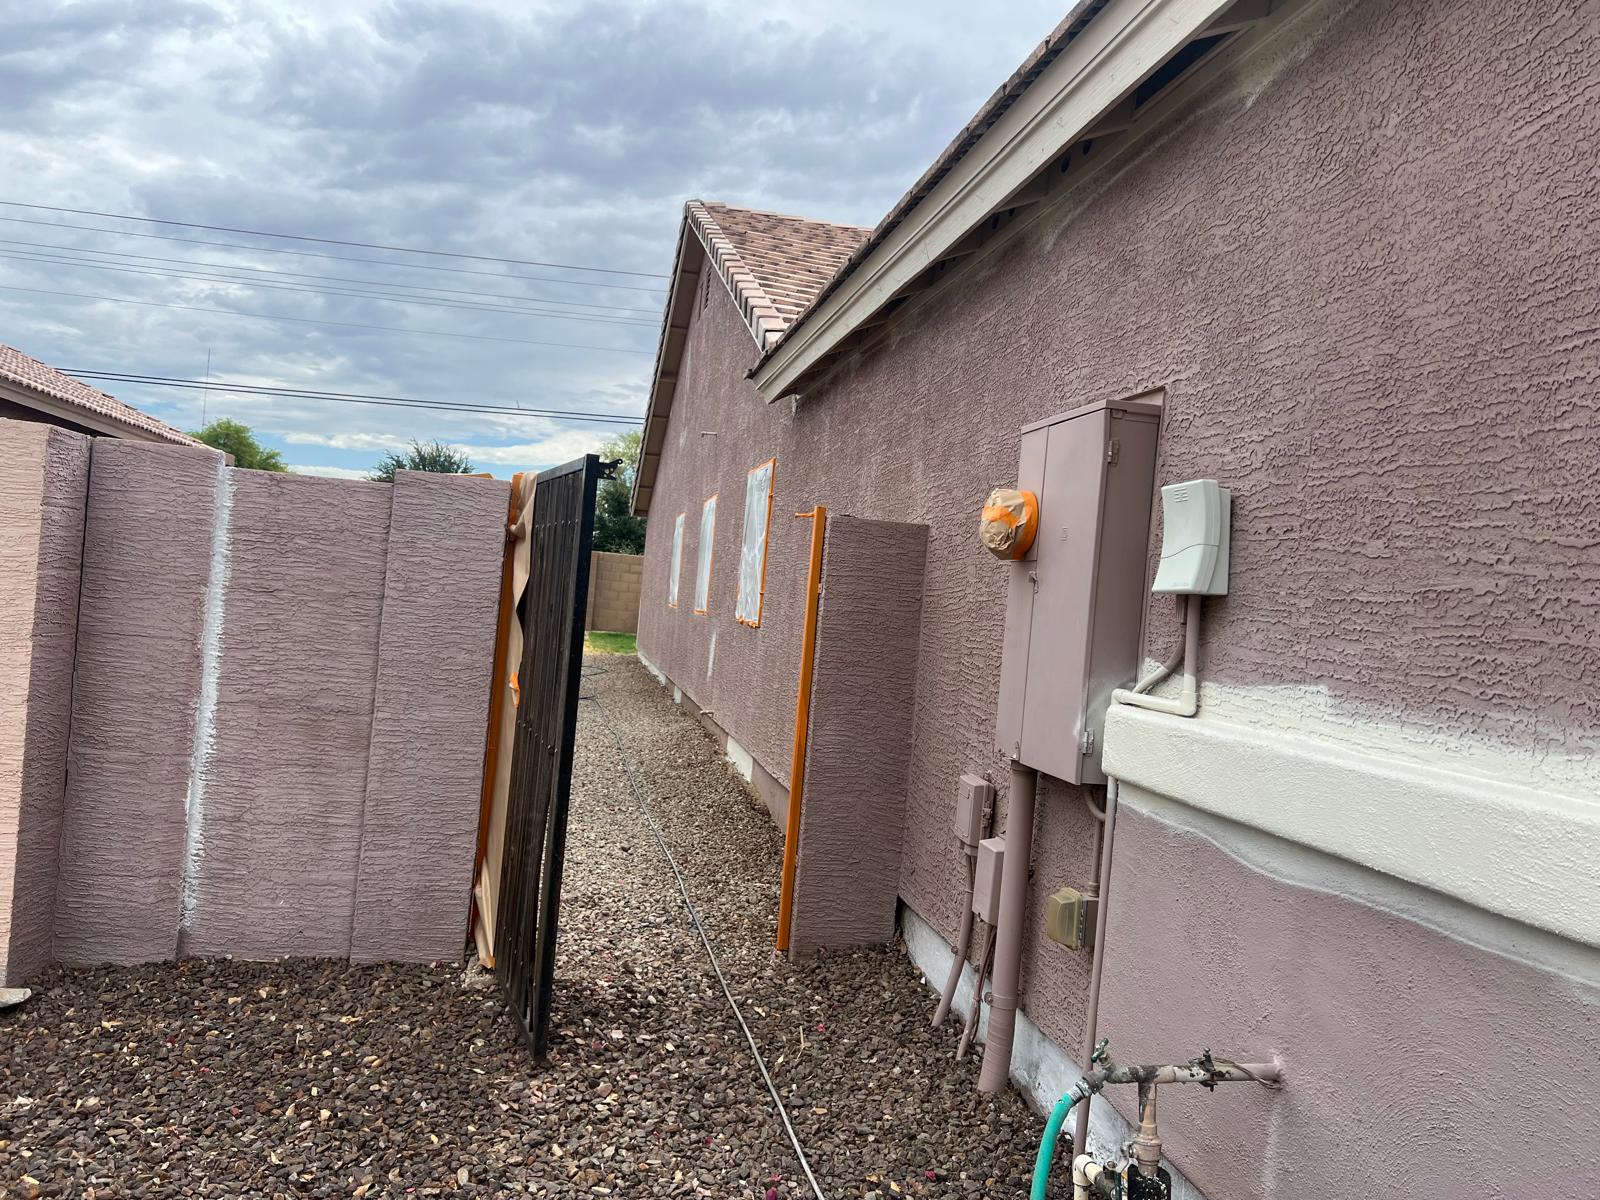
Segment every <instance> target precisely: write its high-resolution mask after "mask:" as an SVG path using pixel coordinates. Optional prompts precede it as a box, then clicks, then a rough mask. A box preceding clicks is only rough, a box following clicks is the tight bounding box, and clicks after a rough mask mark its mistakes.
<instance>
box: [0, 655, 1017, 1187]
mask: <svg viewBox="0 0 1600 1200" xmlns="http://www.w3.org/2000/svg"><path fill="white" fill-rule="evenodd" d="M584 691H585V694H586V695H591V696H593V697H594V699H593V700H586V701H585V702H584V704H583V705H582V710H583V711H582V719H581V721H580V726H579V734H578V754H577V762H576V766H575V772H574V780H573V808H572V822H571V829H570V837H569V842H568V853H567V868H566V883H565V887H564V890H563V901H562V925H561V941H560V954H559V956H558V964H557V979H556V1000H555V1010H554V1022H553V1035H552V1039H551V1045H552V1050H551V1058H550V1062H549V1063H548V1064H547V1065H546V1066H545V1067H543V1068H540V1069H534V1068H533V1067H532V1066H531V1064H530V1063H529V1062H528V1060H527V1057H526V1054H525V1052H524V1050H523V1048H522V1045H521V1043H520V1041H519V1040H518V1038H517V1036H516V1034H515V1032H514V1030H513V1028H512V1024H511V1021H510V1019H509V1018H508V1017H507V1016H505V1015H504V1013H503V1011H502V1010H501V1008H500V1005H499V1002H498V1000H497V998H496V994H495V992H494V991H493V989H492V986H486V981H485V980H484V979H483V978H482V977H481V976H479V977H474V975H473V973H471V972H469V973H468V974H467V975H466V976H465V977H463V973H462V971H461V969H460V968H459V967H449V966H440V967H433V968H427V967H387V968H386V967H354V966H350V965H349V964H345V963H337V962H324V961H310V960H298V961H287V962H277V963H237V962H199V961H189V962H183V963H179V964H176V965H171V964H167V965H160V966H152V967H139V968H118V969H111V968H103V969H95V970H73V971H57V972H54V973H52V974H50V975H48V976H46V977H45V978H44V979H43V980H41V981H40V983H41V994H40V995H37V996H35V997H34V999H33V1000H32V1001H30V1002H29V1003H28V1004H27V1005H26V1006H25V1007H24V1008H23V1009H21V1010H16V1011H13V1012H10V1013H6V1014H0V1196H6V1197H9V1196H19V1197H27V1196H35V1195H43V1196H83V1197H111V1196H118V1197H121V1196H162V1197H165V1196H215V1197H233V1196H274V1197H276V1196H284V1197H289V1196H356V1197H359V1196H372V1197H377V1196H388V1195H397V1196H398V1195H440V1194H444V1193H458V1194H462V1195H479V1196H493V1195H508V1194H510V1195H519V1194H522V1195H537V1196H552V1197H554V1196H562V1197H565V1196H605V1195H618V1196H714V1197H755V1198H758V1200H782V1198H788V1197H800V1196H805V1195H808V1194H809V1189H808V1188H807V1187H806V1184H805V1181H804V1179H803V1177H802V1176H801V1173H800V1170H799V1165H798V1162H797V1161H796V1159H795V1157H794V1152H793V1150H792V1148H791V1147H790V1145H789V1143H788V1140H787V1138H786V1137H785V1135H784V1132H783V1129H782V1126H781V1124H780V1123H779V1120H778V1118H777V1115H776V1113H775V1111H774V1107H773V1104H772V1099H771V1096H770V1095H769V1094H768V1093H767V1091H766V1088H765V1086H764V1085H763V1084H762V1082H761V1080H760V1077H759V1075H758V1074H757V1072H756V1068H755V1063H754V1060H753V1058H752V1057H751V1055H750V1052H749V1048H748V1046H747V1045H746V1043H745V1040H744V1036H743V1034H742V1033H741V1032H740V1031H739V1028H738V1025H737V1024H736V1022H735V1021H734V1019H733V1016H732V1014H731V1013H730V1012H729V1010H728V1006H727V1001H726V1000H725V998H724V997H723V994H722V991H721V988H720V987H719V985H718V983H717V981H716V977H715V975H714V974H713V973H712V971H711V969H710V966H709V964H708V963H707V961H706V958H705V952H704V950H703V948H702V947H701V945H700V941H699V939H698V937H697V936H696V935H695V933H694V930H693V927H692V926H691V924H690V923H689V920H688V918H687V915H686V914H685V912H684V908H683V903H682V900H681V898H680V896H679V894H678V891H677V886H676V883H675V882H674V879H673V876H672V873H671V870H670V868H669V867H668V866H667V863H666V860H665V858H664V857H663V855H662V853H661V851H660V848H659V846H658V845H657V843H656V841H655V838H654V836H653V834H652V833H651V831H650V828H649V826H648V824H647V823H646V821H645V820H644V818H643V816H642V814H641V812H640V810H639V807H638V805H637V802H636V800H635V798H634V795H633V792H632V790H631V789H630V788H629V786H628V783H627V777H626V776H625V774H624V773H623V770H622V766H621V759H620V757H619V753H618V750H617V745H616V742H615V741H614V740H613V738H612V733H611V729H610V727H608V725H607V723H606V721H605V718H604V714H609V716H610V719H611V722H612V723H613V724H614V726H615V728H616V730H617V732H618V733H619V734H620V735H621V737H622V739H623V741H624V743H625V744H626V746H627V747H628V752H629V754H630V756H631V757H632V759H633V761H634V762H635V763H636V764H637V766H638V769H639V773H640V776H641V779H642V780H643V782H644V785H645V787H646V789H647V792H648V795H649V800H650V804H651V808H652V811H653V812H654V813H655V815H656V817H657V819H658V821H659V822H660V824H661V825H662V827H663V829H664V831H665V834H666V838H667V841H668V844H669V845H670V846H671V848H672V851H673V854H674V855H675V856H676V857H677V859H678V862H679V865H680V867H681V868H682V870H683V872H684V874H685V876H686V878H687V880H688V886H689V890H690V892H691V894H692V896H693V897H694V901H695V905H696V907H697V908H698V910H699V911H700V914H701V919H702V921H703V922H704V924H705V927H706V929H707V932H708V933H709V935H710V937H711V939H712V942H713V944H714V945H715V947H716V949H717V954H718V957H719V958H720V959H721V961H722V965H723V969H724V972H725V974H726V975H727V977H728V980H729V984H730V986H731V987H732V989H733V991H734V994H735V995H736V996H737V997H738V999H739V1003H740V1006H741V1008H742V1009H743V1011H744V1013H745V1017H746V1020H747V1021H748V1022H749V1023H750V1026H751V1029H752V1031H753V1033H754V1034H755V1037H756V1039H757V1041H758V1043H759V1044H760V1045H761V1047H762V1052H763V1054H764V1055H765V1057H766V1059H767V1062H768V1064H769V1066H770V1067H771V1068H772V1070H773V1076H774V1079H775V1081H776V1083H777V1085H778V1087H779V1089H780V1091H781V1093H782V1095H783V1097H784V1103H785V1105H786V1106H787V1108H788V1109H789V1112H790V1115H791V1118H792V1120H793V1122H794V1124H795V1127H796V1129H797V1131H798V1133H799V1136H800V1140H801V1143H802V1145H803V1146H804V1147H805V1148H806V1153H807V1155H808V1157H809V1159H810V1161H811V1165H812V1169H813V1170H814V1171H815V1173H816V1175H817V1177H818V1179H819V1180H820V1182H821V1183H822V1186H823V1189H824V1191H825V1192H826V1194H827V1195H828V1196H829V1197H835V1196H837V1197H846V1196H851V1197H862V1198H867V1200H894V1197H897V1196H927V1197H946V1196H950V1197H987V1196H995V1197H1008V1198H1009V1197H1016V1196H1021V1195H1025V1194H1026V1192H1027V1181H1028V1175H1029V1172H1030V1171H1031V1168H1032V1154H1033V1149H1034V1147H1035V1145H1036V1144H1037V1139H1038V1135H1039V1132H1040V1130H1041V1128H1042V1121H1041V1120H1040V1119H1039V1118H1038V1117H1037V1116H1035V1115H1034V1114H1032V1113H1030V1112H1029V1111H1028V1109H1027V1108H1026V1106H1025V1105H1024V1104H1023V1102H1022V1100H1021V1099H1020V1097H1018V1096H1017V1095H1015V1094H1008V1095H1006V1096H1004V1097H1001V1098H999V1099H985V1098H980V1097H979V1096H978V1094H977V1091H976V1083H977V1068H976V1063H975V1061H971V1062H968V1063H964V1064H958V1063H956V1062H954V1061H953V1055H954V1049H955V1043H956V1040H957V1037H958V1031H957V1029H956V1028H954V1027H947V1028H945V1029H941V1030H937V1031H935V1030H930V1029H929V1028H928V1024H927V1020H928V1015H929V1013H930V1012H931V1010H932V1007H933V998H932V997H931V995H930V993H929V991H928V989H927V987H926V986H925V985H924V983H923V982H922V980H921V977H920V975H919V973H918V972H917V970H916V968H915V967H914V966H912V965H911V963H910V962H909V960H908V959H907V958H906V957H905V954H904V952H903V950H901V949H899V948H889V949H885V950H882V951H868V952H857V953H847V954H837V955H825V956H822V957H821V958H819V959H818V960H816V961H814V962H812V963H809V964H807V965H805V966H803V967H798V968H796V967H792V966H791V965H790V964H788V963H787V962H786V961H785V960H783V959H781V958H779V957H777V956H776V955H774V954H773V952H772V950H771V946H772V943H773V934H774V921H775V914H776V911H777V881H778V868H779V861H780V858H781V853H782V837H781V834H780V833H779V831H778V830H777V829H775V828H774V826H773V824H772V821H771V819H770V818H769V817H768V815H767V812H766V809H765V808H764V807H762V806H761V805H760V803H759V802H758V801H756V800H755V799H753V798H752V797H751V796H750V795H749V794H748V793H747V792H746V791H745V790H744V787H743V785H742V784H740V783H739V782H738V781H737V780H736V779H735V778H734V777H733V776H732V775H731V774H730V773H729V771H728V769H727V767H726V765H725V764H724V763H723V762H722V760H721V758H720V757H719V755H718V754H717V752H716V748H715V746H714V745H713V744H712V743H711V742H710V741H709V740H708V739H707V738H706V736H705V735H704V733H703V732H702V731H701V729H700V727H699V725H698V723H697V722H695V721H694V720H693V719H692V718H690V717H688V716H687V715H685V714H683V713H682V712H680V711H679V710H678V709H676V708H675V707H674V706H673V705H672V704H671V702H670V699H669V697H668V696H667V694H666V693H665V692H664V690H663V689H662V688H660V687H659V686H658V685H657V684H656V683H655V681H654V680H652V679H651V678H650V677H649V675H648V674H647V673H646V672H645V671H644V669H643V668H642V667H641V666H640V665H639V664H638V662H637V661H636V660H634V659H631V658H624V657H621V656H607V655H598V656H592V657H591V658H590V659H588V660H587V665H586V678H585V683H584ZM599 705H604V711H603V712H602V710H601V708H600V707H599Z"/></svg>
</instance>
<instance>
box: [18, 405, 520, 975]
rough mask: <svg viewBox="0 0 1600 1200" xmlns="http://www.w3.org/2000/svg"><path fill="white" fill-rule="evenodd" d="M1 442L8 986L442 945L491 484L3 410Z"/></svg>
mask: <svg viewBox="0 0 1600 1200" xmlns="http://www.w3.org/2000/svg"><path fill="white" fill-rule="evenodd" d="M91 447H92V452H91ZM0 449H3V451H4V453H3V454H0V611H4V612H5V613H6V615H7V618H8V619H7V620H6V621H4V622H3V623H0V973H3V974H4V976H5V978H6V980H7V981H8V982H14V981H22V980H25V979H26V978H28V977H31V976H32V975H34V974H36V973H37V971H38V970H39V969H40V968H42V967H43V966H45V965H47V964H48V963H49V962H51V961H64V962H67V963H72V964H88V963H99V962H115V963H136V962H148V961H158V960H161V959H168V958H172V957H174V956H176V955H224V954H226V955H235V956H239V957H246V958H270V957H278V956H287V955H317V956H331V957H345V956H347V955H350V956H354V957H357V958H359V959H361V960H363V961H372V960H375V959H380V958H383V959H394V960H418V961H426V960H431V959H436V958H454V957H456V956H458V955H459V954H460V952H461V949H462V946H463V944H464V939H465V935H466V918H467V901H468V895H469V889H470V886H471V873H472V862H473V855H474V850H475V836H474V835H475V832H476V823H477V814H478V798H479V782H480V774H481V770H482V757H483V738H484V723H485V720H486V716H487V705H488V688H489V679H488V673H489V666H490V659H491V655H492V649H493V643H494V623H495V613H496V606H497V601H498V584H499V572H500V553H501V544H502V529H503V525H504V509H505V505H506V490H505V489H506V484H505V483H503V482H500V481H495V480H489V479H477V478H457V477H450V478H445V477H441V476H417V475H412V474H410V473H402V474H401V475H400V476H399V478H398V480H397V482H396V484H395V485H394V486H392V487H391V486H388V485H383V484H372V483H356V482H351V481H346V480H331V479H319V478H313V477H308V476H291V475H277V474H268V473H265V472H257V471H241V470H235V469H232V468H227V467H224V466H223V465H222V460H221V456H220V455H217V454H215V453H213V452H211V451H204V450H198V451H197V450H193V449H188V448H181V447H162V446H154V445H145V444H133V443H126V442H118V441H113V440H109V439H98V440H94V441H93V442H91V441H90V440H89V439H87V438H83V437H81V436H80V435H76V434H71V433H67V432H65V431H62V430H57V429H53V428H51V427H49V426H43V425H21V424H20V423H16V422H7V421H0ZM86 528H87V534H86V532H85V530H86ZM80 574H81V577H82V600H81V605H80V597H79V579H80ZM12 614H17V615H18V616H19V617H20V619H16V620H13V619H10V618H11V616H12ZM80 614H81V615H80ZM75 658H76V670H75V669H74V659H75ZM69 727H70V749H69V732H68V731H69Z"/></svg>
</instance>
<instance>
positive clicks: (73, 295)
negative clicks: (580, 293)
mask: <svg viewBox="0 0 1600 1200" xmlns="http://www.w3.org/2000/svg"><path fill="white" fill-rule="evenodd" d="M0 292H25V293H27V294H28V295H31V296H63V297H66V298H67V299H70V300H105V301H109V302H110V303H112V304H137V305H139V306H141V307H143V308H170V309H175V310H177V311H179V312H203V313H216V314H217V315H218V316H223V317H245V318H248V319H250V320H253V321H289V322H292V323H293V324H296V325H326V326H328V327H330V328H334V329H371V330H376V331H377V332H379V333H403V334H406V335H408V336H411V337H449V338H466V339H468V340H470V341H475V342H511V343H514V344H516V345H519V346H550V347H553V348H555V349H558V350H600V351H604V352H605V353H607V354H639V355H643V356H644V357H646V358H651V357H654V354H655V352H654V351H653V350H628V349H625V348H624V347H622V346H596V345H592V344H589V343H584V342H541V341H536V340H533V339H530V338H514V337H500V336H498V335H495V334H489V333H452V332H450V331H449V330H445V329H407V328H405V327H404V326H402V325H363V324H360V323H358V322H355V321H319V320H315V319H313V318H311V317H284V316H278V315H276V314H274V313H251V312H235V311H234V310H233V309H230V308H207V307H205V306H204V305H200V304H170V303H165V302H162V301H159V300H134V299H131V298H130V297H127V296H99V295H91V294H89V293H87V292H58V291H51V290H50V289H48V288H26V287H13V286H9V285H6V284H0Z"/></svg>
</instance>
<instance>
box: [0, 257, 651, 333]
mask: <svg viewBox="0 0 1600 1200" xmlns="http://www.w3.org/2000/svg"><path fill="white" fill-rule="evenodd" d="M0 246H22V247H25V250H24V253H38V252H39V251H44V250H55V251H62V252H65V253H71V254H81V255H88V256H90V257H88V258H85V259H84V260H83V261H85V262H101V263H104V262H107V261H110V260H109V259H107V258H106V257H105V256H108V255H109V256H110V259H122V258H131V259H134V260H136V261H138V262H150V263H160V264H162V265H164V266H178V267H200V268H203V269H206V270H211V269H215V270H219V271H248V272H250V273H251V274H252V275H271V276H274V277H278V276H281V277H283V279H309V280H311V281H312V282H314V283H315V282H322V283H354V284H360V285H363V286H370V287H377V288H401V289H403V290H405V291H408V292H422V293H423V294H425V295H427V296H428V297H430V298H434V297H435V294H437V295H439V296H469V297H477V298H486V299H493V300H508V301H511V302H513V303H526V304H553V305H556V306H557V307H560V308H589V309H594V310H596V311H598V312H602V313H644V314H646V315H648V316H651V317H656V316H659V314H660V310H659V309H655V308H636V307H633V306H632V305H624V304H590V303H589V302H588V301H585V300H561V299H558V298H556V297H551V296H526V295H522V296H519V295H516V294H515V293H512V292H485V291H480V290H475V289H472V288H448V287H437V286H434V285H429V284H417V283H395V282H393V281H390V280H387V279H360V278H356V277H353V276H349V275H316V274H309V273H307V272H305V271H280V270H278V269H277V268H274V267H252V266H247V265H245V264H244V263H226V262H211V261H208V260H206V259H193V258H165V257H163V256H161V255H159V254H132V253H129V252H128V251H126V250H96V249H93V248H92V247H88V246H63V245H60V244H59V243H54V242H30V241H27V240H25V239H16V238H0ZM237 248H238V249H239V250H240V251H241V252H243V253H249V252H250V251H252V250H254V249H256V247H254V246H240V247H237ZM356 261H358V262H365V261H367V260H365V259H358V260H356ZM115 265H116V266H126V265H127V264H126V263H116V264H115ZM497 278H501V279H521V278H523V276H520V275H501V276H498V277H497ZM274 282H282V280H281V279H277V278H275V279H274ZM652 324H654V322H653V321H652Z"/></svg>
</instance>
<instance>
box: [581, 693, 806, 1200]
mask: <svg viewBox="0 0 1600 1200" xmlns="http://www.w3.org/2000/svg"><path fill="white" fill-rule="evenodd" d="M583 699H585V700H590V701H593V702H594V706H595V707H596V708H598V709H599V710H600V715H601V716H602V717H603V718H604V719H605V723H606V728H607V729H608V730H610V732H611V737H612V738H613V740H615V741H616V743H617V753H618V754H619V755H621V757H622V768H623V770H624V771H626V772H627V775H628V786H629V787H630V788H632V789H633V797H634V799H635V800H637V801H638V802H639V811H640V812H642V813H644V819H645V820H646V821H647V822H648V823H649V825H650V832H652V833H653V834H655V837H656V843H657V844H658V845H659V846H660V847H661V853H663V854H665V855H666V856H667V865H668V866H670V867H671V868H672V874H673V875H674V876H675V877H676V878H677V880H678V891H679V893H681V894H682V896H683V906H684V908H686V909H687V910H688V912H689V920H690V921H692V922H693V923H694V931H695V932H696V933H698V934H699V935H700V943H701V945H703V946H705V948H706V957H707V958H709V959H710V960H711V970H712V971H713V972H715V974H716V976H717V982H718V983H720V984H721V985H722V994H723V995H724V996H726V997H727V998H728V1007H729V1008H731V1009H732V1010H733V1017H734V1020H736V1021H738V1022H739V1028H740V1029H742V1030H744V1040H745V1041H747V1042H749V1043H750V1053H751V1054H753V1055H754V1056H755V1060H756V1070H758V1071H760V1072H761V1080H762V1082H763V1083H765V1084H766V1085H767V1091H768V1092H770V1093H771V1094H772V1102H773V1103H774V1104H775V1105H777V1106H778V1119H779V1120H781V1121H782V1122H783V1129H784V1132H785V1133H787V1134H788V1135H789V1144H790V1145H791V1146H793V1147H794V1153H795V1157H796V1158H798V1159H799V1160H800V1169H801V1170H802V1171H804V1172H805V1176H806V1182H807V1183H809V1184H810V1185H811V1191H812V1192H813V1193H814V1194H815V1195H816V1197H817V1200H827V1197H826V1196H825V1195H824V1194H823V1191H822V1185H821V1184H820V1183H818V1182H817V1177H816V1176H815V1175H813V1174H812V1173H811V1164H810V1162H808V1161H807V1160H806V1152H805V1150H804V1149H803V1148H802V1147H801V1145H800V1135H799V1134H797V1133H796V1132H795V1130H794V1124H793V1122H791V1121H790V1120H789V1110H788V1109H787V1108H785V1107H784V1105H783V1097H782V1096H780V1095H779V1094H778V1085H777V1084H775V1083H773V1082H772V1075H771V1073H769V1072H768V1070H767V1060H766V1059H764V1058H763V1057H762V1056H761V1047H760V1046H758V1045H756V1039H755V1035H754V1034H753V1033H751V1032H750V1026H748V1025H746V1024H745V1020H744V1014H743V1013H741V1012H740V1011H739V1002H738V1001H737V1000H735V999H734V998H733V992H732V990H731V989H730V988H729V987H728V979H727V976H725V975H724V974H723V973H722V964H721V963H720V962H718V961H717V952H716V951H715V950H713V949H712V948H711V939H710V938H709V937H708V936H707V935H706V927H705V926H704V925H702V924H701V923H700V913H699V912H698V911H697V910H696V909H695V906H694V901H693V900H691V899H690V898H689V886H688V884H686V883H685V882H684V879H683V872H682V871H680V870H679V869H678V860H677V859H675V858H673V857H672V851H671V850H670V849H668V848H667V839H666V836H665V835H664V834H663V833H662V832H661V826H660V825H658V824H657V823H656V817H655V814H654V813H653V812H651V811H650V802H649V801H648V800H646V799H645V796H644V789H643V788H642V787H640V786H639V777H638V775H637V773H636V772H635V771H634V769H633V759H632V758H630V757H629V755H628V747H627V746H626V745H624V744H623V741H622V735H621V734H620V733H618V732H617V727H616V725H614V724H613V723H612V721H611V713H610V712H609V711H608V710H607V708H606V706H605V705H604V704H603V703H601V701H600V698H599V697H598V696H592V695H591V696H584V697H583Z"/></svg>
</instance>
